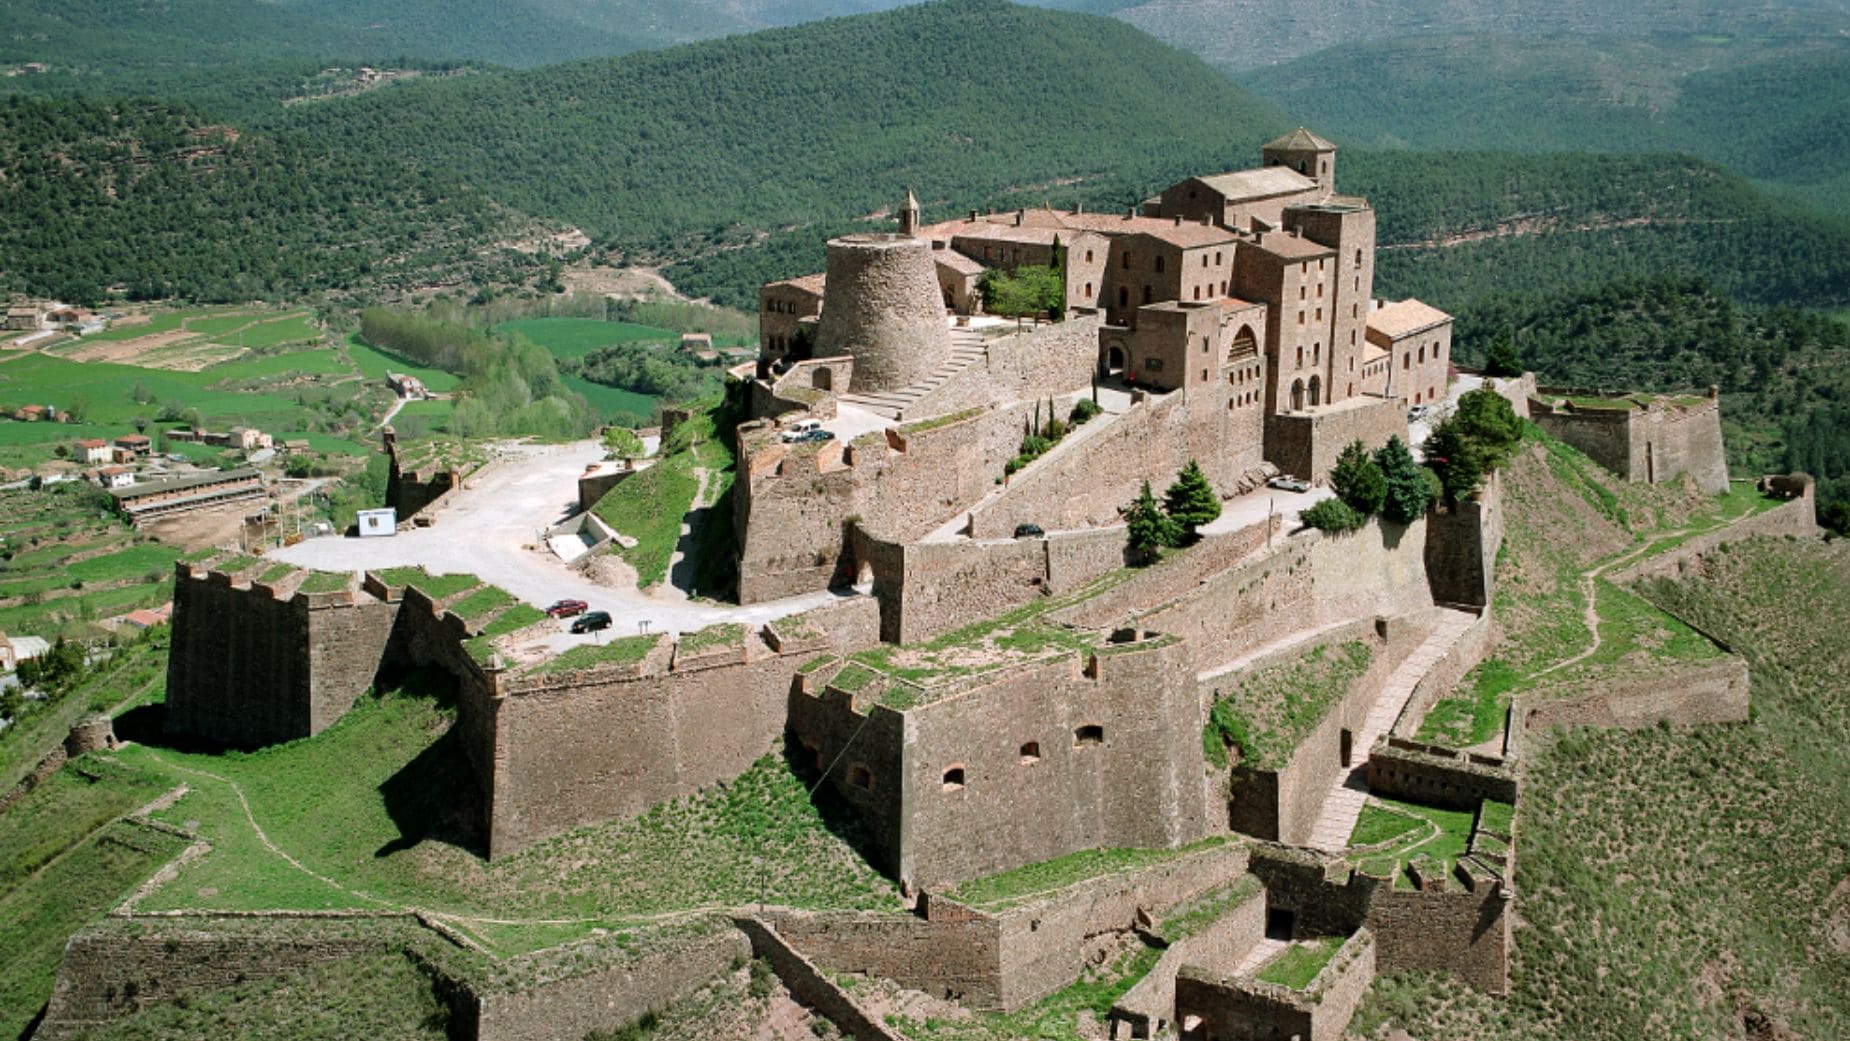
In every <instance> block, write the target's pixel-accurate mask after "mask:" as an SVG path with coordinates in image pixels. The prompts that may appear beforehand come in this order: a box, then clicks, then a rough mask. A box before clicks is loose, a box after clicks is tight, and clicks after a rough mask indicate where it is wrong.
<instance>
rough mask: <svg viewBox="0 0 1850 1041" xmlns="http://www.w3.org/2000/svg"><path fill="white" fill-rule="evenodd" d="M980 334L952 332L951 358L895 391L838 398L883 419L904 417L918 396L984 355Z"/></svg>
mask: <svg viewBox="0 0 1850 1041" xmlns="http://www.w3.org/2000/svg"><path fill="white" fill-rule="evenodd" d="M982 340H983V338H982V335H981V334H979V333H968V332H966V333H965V334H964V335H961V336H960V335H959V334H958V333H957V332H953V333H952V334H951V359H950V361H948V362H946V363H945V364H944V365H942V366H940V367H939V368H938V369H936V370H935V371H933V372H932V373H931V374H930V375H929V376H926V377H925V378H924V379H922V380H920V381H918V382H917V383H914V384H912V385H911V386H907V387H901V388H900V389H898V390H879V391H856V392H852V393H848V394H843V395H841V397H840V399H839V400H841V401H843V402H846V403H847V404H850V405H854V406H855V407H857V408H862V409H866V410H867V411H869V412H872V413H873V414H874V415H877V416H881V417H883V418H885V419H892V420H897V419H900V418H901V417H903V416H904V415H905V413H906V409H908V408H910V407H911V406H912V405H914V404H917V403H918V401H919V399H921V398H923V397H925V396H926V395H927V394H930V393H932V392H933V391H935V390H937V389H938V388H940V387H942V386H944V385H945V384H946V383H949V382H950V381H951V380H952V379H954V378H956V376H957V374H958V373H960V372H962V371H963V370H964V369H966V368H969V367H970V365H971V364H972V363H974V362H977V361H979V360H981V359H982V358H983V357H984V356H985V353H986V352H985V351H984V350H983V343H982Z"/></svg>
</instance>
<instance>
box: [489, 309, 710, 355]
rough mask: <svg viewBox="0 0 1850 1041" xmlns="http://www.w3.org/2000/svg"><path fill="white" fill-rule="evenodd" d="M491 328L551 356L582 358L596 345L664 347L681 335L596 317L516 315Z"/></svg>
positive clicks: (673, 344) (675, 342) (670, 347)
mask: <svg viewBox="0 0 1850 1041" xmlns="http://www.w3.org/2000/svg"><path fill="white" fill-rule="evenodd" d="M494 331H495V332H497V333H503V334H506V333H519V334H520V335H522V336H525V337H526V338H527V339H529V340H532V341H533V342H534V343H537V344H539V345H540V346H541V347H544V348H546V349H547V350H548V351H551V352H552V355H553V357H555V358H582V357H584V356H585V355H587V354H590V353H591V352H592V351H595V350H597V349H598V348H599V347H609V346H611V345H612V344H618V343H657V344H661V345H662V347H663V348H664V349H666V350H673V349H674V348H675V347H677V346H679V345H680V343H681V334H680V333H678V332H675V331H674V330H672V329H662V328H659V327H657V326H653V325H636V324H634V323H632V322H606V321H601V320H599V319H596V318H517V319H515V320H513V321H511V322H502V323H501V324H499V325H497V326H495V327H494Z"/></svg>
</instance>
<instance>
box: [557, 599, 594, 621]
mask: <svg viewBox="0 0 1850 1041" xmlns="http://www.w3.org/2000/svg"><path fill="white" fill-rule="evenodd" d="M590 606H591V605H590V604H587V603H585V602H584V601H583V600H560V601H558V602H557V603H555V604H553V605H552V606H551V607H548V608H547V609H546V613H547V614H549V615H551V616H552V617H554V618H570V617H572V616H573V615H575V614H584V613H585V609H586V608H588V607H590Z"/></svg>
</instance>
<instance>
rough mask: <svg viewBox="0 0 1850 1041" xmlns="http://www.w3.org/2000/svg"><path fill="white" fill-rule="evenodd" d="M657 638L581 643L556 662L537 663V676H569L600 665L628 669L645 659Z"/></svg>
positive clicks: (620, 638) (556, 659)
mask: <svg viewBox="0 0 1850 1041" xmlns="http://www.w3.org/2000/svg"><path fill="white" fill-rule="evenodd" d="M660 642H661V637H659V636H619V637H617V638H615V639H613V640H610V641H608V642H606V643H581V644H579V645H578V646H576V647H573V648H572V649H571V650H569V651H566V652H565V653H564V654H561V655H559V656H558V657H557V658H548V659H547V660H546V661H544V662H542V663H540V666H539V668H538V669H536V670H534V671H536V672H571V671H572V670H574V669H594V668H596V667H598V666H599V665H627V664H631V663H633V662H639V661H641V660H642V659H643V658H645V657H647V656H648V654H649V652H650V651H651V650H654V649H655V645H656V644H657V643H660Z"/></svg>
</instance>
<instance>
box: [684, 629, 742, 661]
mask: <svg viewBox="0 0 1850 1041" xmlns="http://www.w3.org/2000/svg"><path fill="white" fill-rule="evenodd" d="M744 642H745V627H744V626H743V625H740V624H738V623H737V622H722V623H720V624H719V625H709V626H707V627H706V628H705V629H700V630H697V631H695V632H691V633H688V634H687V635H685V636H683V637H681V648H680V649H681V653H683V654H695V653H697V652H700V651H705V650H711V649H712V648H714V647H736V646H738V645H740V644H743V643H744Z"/></svg>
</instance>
